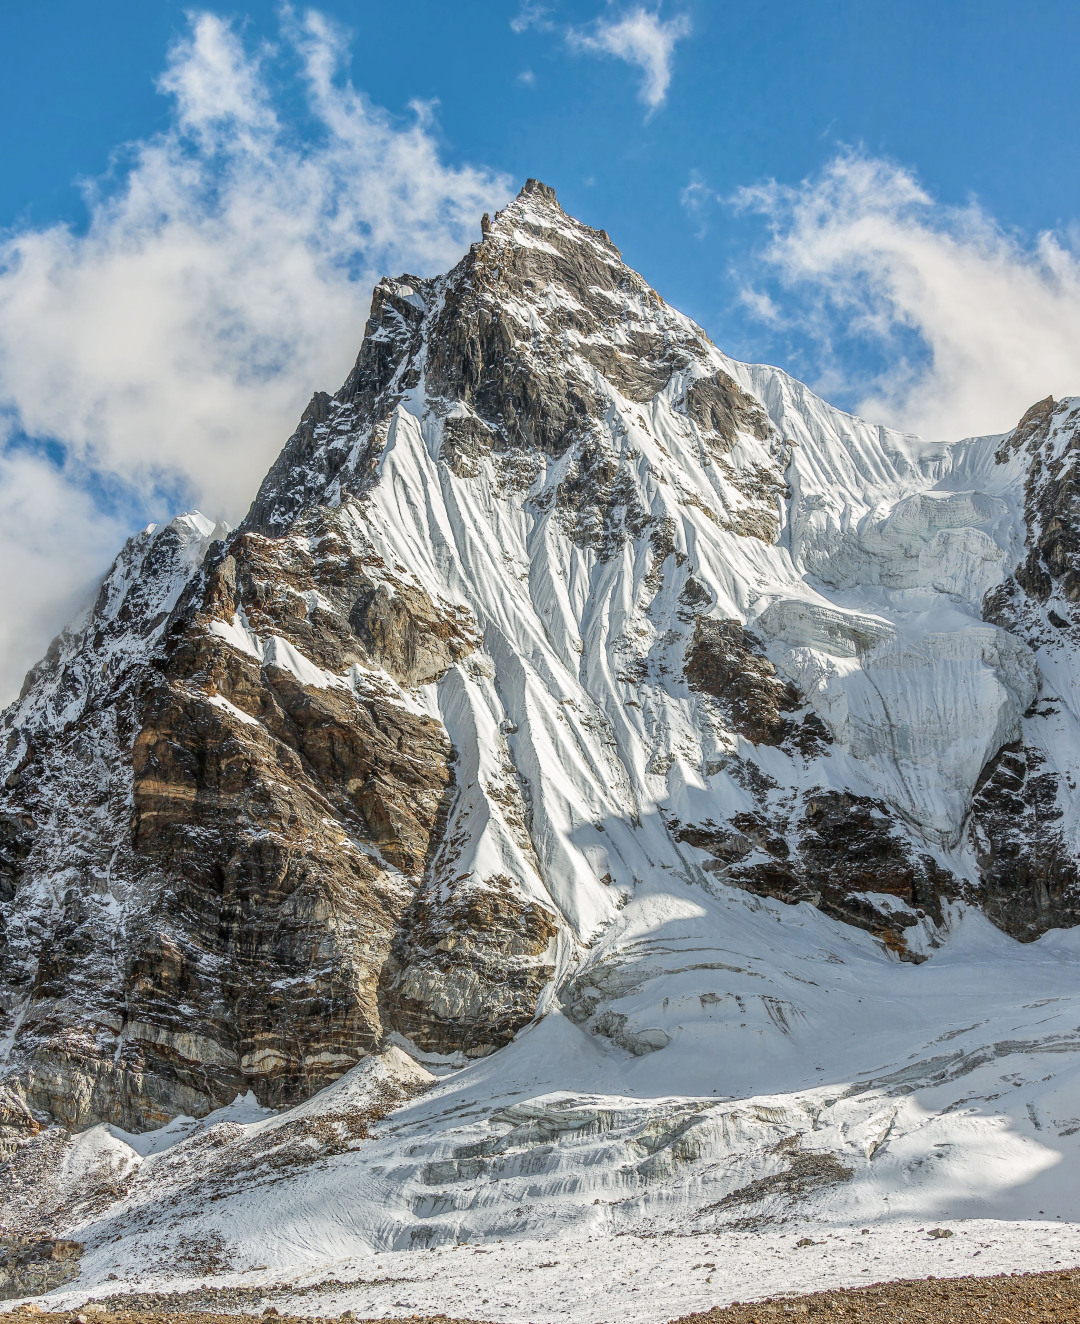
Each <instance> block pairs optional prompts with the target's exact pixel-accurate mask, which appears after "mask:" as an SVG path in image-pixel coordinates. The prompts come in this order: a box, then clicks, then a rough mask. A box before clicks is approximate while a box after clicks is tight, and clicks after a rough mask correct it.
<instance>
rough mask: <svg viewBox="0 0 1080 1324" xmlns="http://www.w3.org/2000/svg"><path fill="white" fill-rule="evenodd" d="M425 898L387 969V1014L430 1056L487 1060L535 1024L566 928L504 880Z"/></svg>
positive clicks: (418, 903)
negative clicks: (555, 948)
mask: <svg viewBox="0 0 1080 1324" xmlns="http://www.w3.org/2000/svg"><path fill="white" fill-rule="evenodd" d="M450 891H451V894H450V897H449V899H448V900H444V899H442V898H439V897H436V896H433V895H431V893H430V892H425V893H421V895H420V896H418V898H417V901H416V903H415V905H414V907H413V909H412V911H411V912H410V914H409V915H408V917H407V919H406V922H405V924H404V926H403V928H402V933H401V937H400V939H399V941H398V945H397V948H396V950H395V952H394V959H393V960H392V961H390V962H388V963H387V964H386V966H385V967H384V976H383V980H384V982H383V990H382V1002H383V1006H384V1008H385V1011H386V1016H387V1018H388V1020H390V1021H391V1022H392V1023H393V1024H394V1025H396V1026H397V1027H398V1028H399V1029H400V1030H401V1032H402V1033H403V1034H405V1035H406V1036H408V1038H409V1039H411V1040H412V1042H413V1043H415V1044H416V1045H417V1046H418V1047H419V1048H421V1049H423V1051H424V1052H430V1053H451V1052H454V1051H456V1050H462V1051H464V1052H465V1053H466V1054H467V1055H468V1056H482V1055H483V1054H484V1053H488V1052H491V1051H492V1050H493V1049H495V1048H501V1047H502V1046H503V1044H506V1043H508V1042H509V1041H510V1040H511V1039H512V1038H513V1037H514V1035H515V1034H516V1032H517V1031H518V1030H519V1029H521V1027H522V1026H523V1025H525V1024H527V1023H528V1022H529V1021H530V1020H531V1019H532V1017H533V1013H534V1011H535V1008H536V1003H537V999H538V998H539V996H540V992H541V990H542V989H543V988H544V986H545V985H546V984H548V983H549V982H550V981H551V978H552V976H553V975H554V973H555V965H554V952H553V943H554V939H555V936H556V934H557V933H558V926H557V924H556V923H555V920H554V917H553V916H552V915H551V913H550V912H549V911H547V910H546V909H545V908H543V907H542V906H538V905H536V904H535V902H527V901H524V900H523V899H522V898H521V897H520V895H518V892H517V889H516V888H515V886H514V884H513V881H512V880H511V879H509V878H506V877H499V876H496V877H493V878H488V879H485V880H484V882H483V883H482V884H474V885H472V886H470V887H467V888H466V887H462V886H461V885H460V884H459V885H458V886H457V887H453V886H451V889H450Z"/></svg>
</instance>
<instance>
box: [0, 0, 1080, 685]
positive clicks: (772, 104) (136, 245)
mask: <svg viewBox="0 0 1080 1324" xmlns="http://www.w3.org/2000/svg"><path fill="white" fill-rule="evenodd" d="M1078 38H1080V7H1077V6H1076V5H1075V4H1072V5H1070V4H1065V3H1057V2H1056V0H1045V2H1044V3H1034V4H1025V5H1020V4H1006V3H1000V2H997V0H984V2H983V3H980V4H976V3H945V4H942V3H940V2H939V3H937V4H930V3H924V2H923V0H917V2H914V0H913V2H912V3H906V4H883V3H876V2H867V0H863V2H862V3H832V4H825V3H820V4H805V3H803V4H796V3H771V4H766V3H759V2H758V0H747V2H745V3H740V4H719V3H705V2H704V0H685V2H678V0H664V2H663V3H661V4H659V5H658V4H655V3H638V0H631V2H630V3H623V0H575V2H573V3H569V2H568V3H561V4H560V3H551V4H547V5H544V4H532V3H528V4H524V5H523V4H521V3H519V0H514V3H507V4H503V3H497V2H495V0H492V2H490V3H479V2H476V3H468V2H462V3H458V4H454V5H447V4H446V3H445V2H443V3H433V2H428V0H423V2H416V0H413V2H411V3H405V4H399V5H386V4H379V5H376V4H366V3H352V2H350V3H343V2H342V0H326V2H325V3H322V4H320V5H319V6H318V7H317V9H316V10H315V11H309V10H307V9H303V8H301V7H299V6H297V7H296V8H295V9H293V10H288V9H284V10H283V9H282V8H281V6H279V5H276V4H266V3H256V2H255V0H252V2H251V3H247V4H243V5H239V6H237V5H221V4H217V3H214V0H204V3H201V4H194V5H188V6H184V5H181V4H178V3H173V2H172V0H154V2H153V3H150V4H147V3H146V2H145V0H141V2H140V3H135V2H134V0H109V3H107V4H105V5H95V6H91V5H87V4H86V3H85V0H49V3H47V4H42V5H29V4H21V5H8V6H6V7H4V8H3V9H0V61H2V69H0V73H2V77H0V123H2V124H3V126H4V130H5V131H4V137H3V142H4V158H3V164H4V169H3V170H2V171H0V229H2V231H3V233H2V234H0V243H2V244H3V248H2V251H0V420H2V422H3V429H4V431H3V434H2V435H3V436H5V437H6V443H5V448H4V450H3V452H2V454H0V528H2V529H3V530H4V532H2V533H0V559H2V560H3V561H5V562H6V563H7V566H8V568H9V571H14V572H15V573H14V574H12V573H9V574H8V576H7V580H8V587H6V588H5V587H3V586H2V585H0V689H4V688H5V687H6V686H9V685H10V680H11V678H12V677H14V676H16V675H17V674H18V673H19V672H20V671H21V669H22V668H23V667H24V666H25V665H26V664H27V663H28V662H29V661H31V660H33V657H34V656H35V655H36V654H37V653H39V652H40V651H41V644H42V642H43V640H45V639H47V635H48V633H50V632H51V631H52V630H53V629H54V628H55V626H56V625H57V624H58V623H59V622H60V621H62V619H63V618H64V614H65V613H66V612H68V611H69V610H70V606H71V603H72V601H74V598H75V596H76V595H77V593H78V592H80V591H82V589H83V588H84V587H85V582H86V581H87V580H89V579H90V578H92V577H93V575H94V574H97V573H100V570H101V568H102V566H103V563H104V562H105V561H107V559H108V556H109V554H110V553H111V551H112V550H114V548H115V545H116V544H117V541H118V540H119V539H120V538H122V537H123V536H124V535H125V534H126V533H127V532H128V531H130V529H131V528H132V527H134V526H135V525H136V524H137V523H139V522H141V521H144V520H145V519H146V518H148V517H151V516H153V517H156V518H160V517H163V516H166V515H167V514H169V513H171V511H172V509H173V507H175V506H178V505H181V504H187V503H189V502H191V503H194V502H198V503H199V504H201V505H202V506H203V507H204V508H207V509H208V512H209V513H211V514H215V515H217V514H224V515H226V516H227V517H229V518H233V519H235V518H237V517H238V516H239V515H241V514H242V513H243V509H244V508H245V507H246V504H247V501H248V500H249V499H250V495H251V493H252V492H253V490H254V487H255V485H256V484H257V482H258V479H259V477H260V476H261V473H262V471H263V470H264V469H265V467H266V464H267V463H268V462H269V460H270V459H271V458H272V457H273V455H274V453H275V452H276V450H277V449H278V448H279V446H280V444H281V442H282V441H283V440H284V438H285V436H287V434H288V432H289V430H290V428H291V426H292V423H293V421H294V419H295V417H296V414H297V412H298V410H299V408H300V407H302V405H303V403H304V401H305V400H306V399H307V398H308V396H309V395H310V393H311V391H312V390H313V389H315V388H316V387H329V388H331V389H333V388H334V387H336V385H337V384H338V382H339V380H340V379H341V377H342V376H343V375H344V372H345V370H346V369H347V367H348V364H349V363H350V361H351V359H352V357H353V355H354V354H355V350H356V346H357V342H358V339H359V335H360V330H361V327H362V323H363V317H364V313H365V312H366V305H367V298H368V291H369V289H370V283H371V281H372V280H373V279H374V278H375V277H376V276H377V275H378V274H379V273H380V272H381V271H383V270H391V271H396V270H399V269H402V268H408V269H414V270H423V271H435V270H441V269H444V268H445V267H447V266H449V265H450V264H451V263H452V262H453V260H454V259H455V257H456V256H457V255H458V254H459V253H460V252H461V251H462V250H463V249H464V247H465V246H466V245H467V243H468V242H469V241H470V240H471V239H473V238H475V237H476V222H477V219H478V216H479V212H480V211H481V210H483V209H485V208H487V207H490V206H497V205H499V203H500V202H501V201H503V200H505V198H506V197H507V196H508V195H509V194H510V193H512V192H513V191H514V190H515V189H516V188H517V187H518V185H519V184H520V183H521V182H522V181H523V180H524V178H525V177H526V176H529V175H535V176H538V177H539V178H542V179H544V180H545V181H546V182H548V183H550V184H552V185H554V187H555V188H556V190H557V192H558V194H559V197H560V200H561V201H562V203H563V205H564V206H565V207H566V208H567V209H568V210H570V211H572V212H573V213H574V214H576V215H578V216H580V217H581V218H582V219H583V220H585V221H587V222H589V223H591V224H594V225H597V226H603V227H604V228H606V229H607V230H608V231H609V232H610V233H611V235H612V237H613V238H614V239H615V241H616V243H618V244H619V245H620V247H621V248H622V249H623V252H624V255H625V257H626V258H627V260H628V261H629V262H630V263H631V264H632V265H634V266H635V267H637V268H638V269H639V270H640V271H641V272H642V273H643V274H644V275H645V276H646V278H647V279H648V280H649V281H650V282H651V283H652V284H653V285H655V286H656V288H657V289H659V291H660V292H661V293H662V294H663V295H664V296H665V298H667V299H668V300H669V302H671V303H673V304H675V305H676V306H677V307H679V308H681V309H682V310H684V311H685V312H688V313H689V314H690V315H691V316H693V317H694V318H696V319H697V320H698V321H699V322H701V323H702V325H704V327H705V328H706V330H707V331H708V332H709V333H710V334H711V335H712V337H713V338H714V340H716V342H717V343H718V344H719V345H720V346H721V347H722V348H724V349H726V350H727V351H728V352H730V353H732V354H734V355H736V356H738V357H742V358H751V359H768V360H771V361H773V362H778V363H780V364H782V365H783V366H785V367H787V368H789V369H790V370H791V371H793V372H794V373H796V375H798V376H800V377H802V378H804V379H805V380H808V381H810V382H811V384H813V385H815V387H817V388H818V389H820V390H821V391H822V393H823V394H825V395H827V396H828V397H829V398H830V399H832V400H834V401H835V402H836V403H838V404H841V405H842V406H844V407H846V408H857V409H859V410H861V411H863V412H866V413H867V414H868V415H869V416H871V417H873V418H875V419H876V420H878V421H882V422H887V423H890V424H893V425H897V426H902V427H909V428H912V429H918V430H922V431H925V432H927V433H928V434H930V435H934V436H941V437H948V436H957V435H962V434H963V433H965V432H981V431H997V430H1002V429H1004V428H1007V427H1009V426H1010V425H1011V424H1012V423H1013V422H1015V419H1016V417H1018V415H1019V413H1020V412H1021V411H1022V409H1023V408H1025V407H1026V406H1027V405H1028V404H1029V403H1031V402H1032V401H1033V400H1034V399H1036V398H1039V397H1040V396H1042V395H1045V394H1046V393H1047V392H1048V391H1053V392H1054V393H1055V394H1064V393H1068V392H1070V391H1078V390H1080V372H1077V371H1074V369H1075V368H1076V367H1077V365H1078V362H1080V311H1078V309H1080V297H1078V295H1080V263H1078V261H1077V257H1076V220H1077V218H1078V217H1080V197H1078V193H1080V179H1078V176H1077V172H1076V170H1075V168H1074V167H1075V148H1074V143H1075V139H1076V130H1077V117H1078V114H1080V110H1078V99H1077V97H1076V95H1075V89H1074V86H1073V83H1074V80H1073V78H1072V77H1071V73H1070V58H1071V57H1070V52H1072V51H1073V50H1075V49H1076V47H1077V43H1078ZM58 547H59V548H60V550H59V551H58V550H57V549H58ZM12 584H16V585H25V584H32V585H33V591H32V593H30V591H29V590H26V589H20V588H13V587H11V585H12Z"/></svg>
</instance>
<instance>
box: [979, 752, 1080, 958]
mask: <svg viewBox="0 0 1080 1324" xmlns="http://www.w3.org/2000/svg"><path fill="white" fill-rule="evenodd" d="M1057 788H1058V773H1056V772H1054V771H1053V770H1052V769H1049V768H1047V767H1046V758H1045V756H1044V755H1043V754H1041V753H1040V752H1039V751H1038V750H1037V749H1034V748H1033V747H1031V746H1029V745H1027V746H1026V745H1021V744H1020V743H1014V744H1011V745H1006V746H1004V748H1002V749H1001V750H999V751H998V753H997V754H996V755H995V756H994V758H992V759H991V760H990V762H989V763H988V764H987V765H986V767H985V768H984V769H983V772H982V775H981V776H980V778H979V782H978V785H977V786H976V788H975V798H974V801H973V803H972V807H971V818H970V819H969V822H968V833H969V837H970V840H971V843H972V845H973V847H974V850H975V856H976V860H977V861H978V866H979V873H980V875H981V878H982V884H983V891H984V896H983V903H982V904H983V908H984V910H985V911H986V914H987V916H988V917H989V918H990V919H992V920H993V922H994V923H995V924H996V925H997V926H998V927H999V928H1001V929H1004V930H1005V932H1006V933H1011V934H1012V935H1013V937H1014V938H1019V939H1020V940H1021V941H1025V942H1027V941H1031V940H1032V939H1034V938H1038V937H1039V936H1040V935H1041V934H1043V933H1045V932H1046V930H1047V929H1052V928H1058V927H1061V928H1068V927H1071V926H1072V925H1074V924H1076V922H1077V918H1078V915H1080V869H1078V867H1077V862H1076V859H1075V857H1074V855H1073V853H1072V851H1071V850H1070V848H1069V846H1068V844H1067V843H1066V841H1065V838H1064V832H1063V827H1064V823H1063V821H1062V811H1061V809H1060V808H1059V806H1058V797H1057Z"/></svg>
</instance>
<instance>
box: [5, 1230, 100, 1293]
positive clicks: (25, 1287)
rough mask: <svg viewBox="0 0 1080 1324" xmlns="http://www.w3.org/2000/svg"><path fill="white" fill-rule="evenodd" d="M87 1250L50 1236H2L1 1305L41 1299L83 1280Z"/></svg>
mask: <svg viewBox="0 0 1080 1324" xmlns="http://www.w3.org/2000/svg"><path fill="white" fill-rule="evenodd" d="M82 1252H83V1246H82V1243H81V1242H79V1241H67V1240H63V1239H56V1238H51V1237H46V1236H36V1237H34V1236H14V1237H3V1236H0V1301H10V1300H13V1299H14V1298H16V1297H21V1296H41V1295H43V1294H44V1293H45V1292H51V1291H52V1289H53V1288H54V1287H61V1286H63V1284H64V1283H70V1282H71V1280H72V1279H73V1278H78V1276H79V1257H80V1256H81V1255H82Z"/></svg>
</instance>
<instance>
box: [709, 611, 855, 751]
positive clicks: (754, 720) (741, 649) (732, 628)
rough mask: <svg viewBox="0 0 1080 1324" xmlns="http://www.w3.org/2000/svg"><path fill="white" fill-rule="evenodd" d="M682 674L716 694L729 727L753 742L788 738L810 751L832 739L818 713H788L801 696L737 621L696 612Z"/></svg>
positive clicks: (780, 742) (799, 706)
mask: <svg viewBox="0 0 1080 1324" xmlns="http://www.w3.org/2000/svg"><path fill="white" fill-rule="evenodd" d="M689 600H690V601H692V600H693V599H689ZM686 679H687V681H688V683H689V684H690V687H691V688H692V689H695V690H700V691H701V692H702V693H704V694H709V695H711V696H712V697H713V698H715V699H718V700H719V701H720V702H721V704H722V705H723V707H724V709H725V713H726V715H727V718H728V720H729V721H730V723H731V726H732V729H733V730H735V731H737V732H738V733H739V735H741V736H744V737H745V738H746V739H747V740H749V741H750V742H751V743H752V744H755V745H785V744H786V745H789V746H791V747H793V748H797V749H799V750H801V751H802V752H803V753H805V754H807V755H813V754H816V753H818V752H819V751H820V749H821V747H822V746H823V745H826V744H829V743H830V740H831V738H830V736H829V734H828V732H827V731H826V729H825V726H824V725H823V723H822V722H821V720H820V718H819V717H818V716H817V714H816V713H812V712H811V713H804V715H803V717H802V719H801V721H796V720H795V719H794V718H792V717H789V716H788V714H789V713H795V712H799V711H800V710H802V709H804V708H805V701H804V700H803V698H802V696H801V695H800V694H799V691H798V689H797V688H796V687H795V686H794V685H793V684H792V683H791V682H790V681H784V680H781V679H780V678H779V676H777V674H776V668H775V667H774V666H773V664H772V663H771V662H770V661H769V659H768V658H767V657H766V656H765V651H764V648H763V646H762V644H761V641H760V640H759V639H757V638H756V636H755V635H753V634H752V633H751V632H750V631H748V630H745V629H744V628H743V627H742V625H741V624H740V622H739V621H735V620H715V619H713V618H712V617H708V616H700V615H699V616H697V617H696V618H695V622H694V634H693V637H692V639H691V641H690V647H689V649H688V650H687V654H686Z"/></svg>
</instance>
